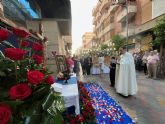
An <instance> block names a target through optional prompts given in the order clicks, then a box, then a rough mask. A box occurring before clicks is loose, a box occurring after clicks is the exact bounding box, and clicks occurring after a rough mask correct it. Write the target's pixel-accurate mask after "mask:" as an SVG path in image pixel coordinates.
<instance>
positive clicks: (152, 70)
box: [147, 51, 159, 79]
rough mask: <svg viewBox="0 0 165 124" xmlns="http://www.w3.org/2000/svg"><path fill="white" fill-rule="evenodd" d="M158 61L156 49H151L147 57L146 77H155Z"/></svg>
mask: <svg viewBox="0 0 165 124" xmlns="http://www.w3.org/2000/svg"><path fill="white" fill-rule="evenodd" d="M158 62H159V56H158V54H157V51H151V52H150V55H149V56H148V58H147V64H148V78H152V77H153V79H156V78H157V77H156V73H157V66H158Z"/></svg>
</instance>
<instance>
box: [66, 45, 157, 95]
mask: <svg viewBox="0 0 165 124" xmlns="http://www.w3.org/2000/svg"><path fill="white" fill-rule="evenodd" d="M119 51H120V56H119V57H115V56H112V57H111V59H110V62H109V77H110V86H111V87H115V88H116V92H117V93H120V94H122V95H124V96H129V95H135V94H136V93H137V89H138V88H137V81H136V71H135V70H137V71H142V70H143V71H144V74H145V75H147V78H153V79H157V67H158V63H159V53H158V52H157V50H154V51H149V52H148V51H146V52H136V53H133V54H131V53H129V52H127V51H126V48H125V47H121V48H120V49H119ZM96 59H98V66H97V67H95V65H96V64H95V62H94V61H95V60H96ZM68 63H69V65H70V70H71V72H74V73H77V74H78V73H79V72H80V68H82V72H83V75H90V74H93V73H92V69H93V68H95V69H98V70H99V71H98V72H99V73H98V74H102V73H103V66H104V56H102V55H99V56H97V57H96V58H91V57H84V58H78V57H77V56H73V57H72V58H71V57H69V58H68ZM96 74H97V73H96Z"/></svg>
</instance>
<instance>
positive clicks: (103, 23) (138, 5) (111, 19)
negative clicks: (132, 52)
mask: <svg viewBox="0 0 165 124" xmlns="http://www.w3.org/2000/svg"><path fill="white" fill-rule="evenodd" d="M164 5H165V1H164V0H127V8H128V12H127V9H126V4H125V0H101V2H98V3H97V5H96V6H95V7H94V8H93V12H92V15H93V25H94V30H93V32H94V33H95V34H96V37H97V40H98V41H99V42H100V44H101V43H106V44H109V45H111V44H112V43H111V39H112V37H113V36H115V35H117V34H118V35H121V36H123V37H126V36H127V25H126V18H127V17H128V38H129V39H128V48H129V49H139V50H144V51H145V50H149V49H151V48H152V43H151V41H152V40H153V38H154V37H153V32H152V28H153V27H154V26H155V24H156V20H158V19H160V18H161V17H162V16H163V15H164V13H165V8H164Z"/></svg>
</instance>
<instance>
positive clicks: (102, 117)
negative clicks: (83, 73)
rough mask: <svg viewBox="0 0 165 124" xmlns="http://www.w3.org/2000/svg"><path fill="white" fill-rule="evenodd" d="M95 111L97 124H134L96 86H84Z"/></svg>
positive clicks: (99, 87)
mask: <svg viewBox="0 0 165 124" xmlns="http://www.w3.org/2000/svg"><path fill="white" fill-rule="evenodd" d="M84 87H85V88H86V89H87V91H88V92H89V94H90V97H91V99H92V100H93V101H92V106H93V107H94V109H95V114H96V122H97V124H135V122H133V120H132V119H131V118H130V117H129V116H128V115H127V113H126V112H125V111H124V110H123V109H122V108H121V106H119V105H118V104H117V103H116V102H115V100H113V99H112V98H111V97H110V96H109V95H108V93H106V92H105V91H104V89H103V88H102V87H101V86H100V85H98V84H87V83H85V84H84Z"/></svg>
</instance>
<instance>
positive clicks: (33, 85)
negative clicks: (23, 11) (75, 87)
mask: <svg viewBox="0 0 165 124" xmlns="http://www.w3.org/2000/svg"><path fill="white" fill-rule="evenodd" d="M13 33H14V34H15V35H17V36H18V38H19V39H18V44H19V45H18V46H19V48H15V47H13V45H10V47H9V45H6V48H5V49H4V51H1V50H0V124H34V123H39V124H41V123H42V124H55V123H58V124H60V123H62V121H63V119H62V115H61V112H63V111H64V103H63V99H62V98H61V97H60V96H59V94H57V93H55V92H54V91H52V90H51V84H53V83H55V81H54V78H53V77H52V76H51V72H49V70H48V69H46V67H45V66H44V61H43V60H44V59H43V47H42V43H30V41H21V40H22V38H28V37H29V35H30V34H29V33H28V32H26V31H24V30H21V29H16V28H14V29H13ZM8 36H9V35H8V32H7V31H6V30H0V40H1V42H5V43H6V44H10V43H9V42H8V43H7V41H3V40H6V39H7V38H8ZM27 40H28V39H27ZM30 44H33V46H32V48H31V47H30V46H31V45H30ZM0 45H1V44H0ZM8 47H9V48H8ZM29 53H31V55H30V54H29ZM59 104H60V107H59Z"/></svg>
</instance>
